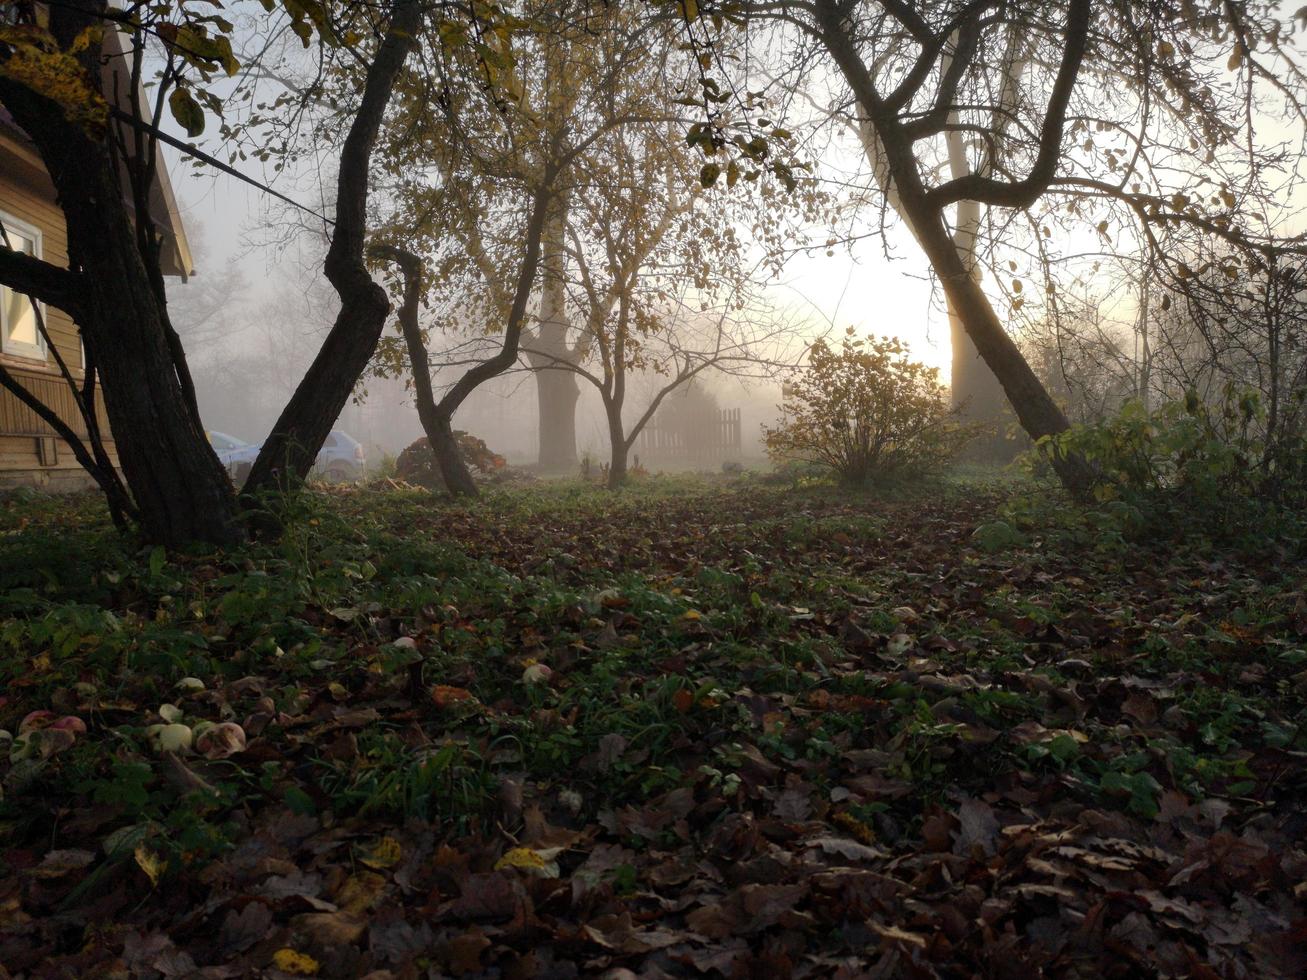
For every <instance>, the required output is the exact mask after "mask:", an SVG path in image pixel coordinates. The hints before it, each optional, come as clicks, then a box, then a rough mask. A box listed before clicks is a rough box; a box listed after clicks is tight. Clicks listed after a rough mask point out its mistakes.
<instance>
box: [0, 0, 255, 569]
mask: <svg viewBox="0 0 1307 980" xmlns="http://www.w3.org/2000/svg"><path fill="white" fill-rule="evenodd" d="M104 8H105V5H104V3H103V2H97V0H69V2H68V3H66V4H60V5H56V6H54V7H52V8H51V10H50V18H51V20H50V27H51V31H52V33H53V34H54V35H55V37H56V38H57V39H58V40H59V43H60V44H61V46H63V47H64V48H65V49H67V47H68V46H69V45H70V44H71V42H72V40H73V39H74V38H75V37H76V36H77V35H78V34H79V33H80V32H81V31H82V30H83V29H84V28H86V27H87V26H89V25H91V24H93V23H99V22H100V21H99V15H101V14H102V13H103V11H104ZM80 57H81V60H82V63H83V66H84V68H85V70H86V71H87V73H88V77H90V78H92V79H95V80H96V84H97V86H98V84H99V78H100V66H99V51H97V50H89V49H88V51H87V52H85V53H84V54H83V55H81V56H80ZM110 96H112V93H110ZM0 102H3V104H4V106H5V108H6V109H8V110H9V112H10V113H11V114H12V116H13V118H14V120H15V121H16V122H17V123H18V124H19V125H20V126H22V128H23V129H24V131H25V132H27V134H28V135H29V136H30V137H31V138H32V140H33V141H34V142H35V144H36V146H37V149H38V151H39V153H40V155H41V158H42V161H43V162H44V164H45V167H46V170H47V171H48V172H49V174H50V179H51V181H52V182H53V183H54V186H55V190H56V193H57V195H58V199H59V205H60V207H61V208H62V210H63V214H64V220H65V224H66V226H67V232H68V256H69V263H70V267H71V271H72V274H73V275H75V276H76V282H77V289H76V294H77V295H76V297H75V301H74V302H71V303H69V304H68V307H66V308H68V309H69V311H70V312H72V313H73V314H74V315H75V316H76V318H77V322H78V325H79V327H80V328H81V331H82V336H83V339H84V342H85V344H86V348H87V352H88V356H90V357H93V358H94V362H95V364H96V366H97V368H98V370H99V372H100V378H101V381H102V385H103V391H104V403H105V410H106V413H107V414H108V417H109V423H110V426H111V428H112V431H113V436H114V440H115V442H116V445H117V451H118V460H119V464H120V466H121V467H122V472H123V476H124V478H125V479H126V482H127V485H128V487H129V489H130V490H131V494H132V498H133V500H134V502H135V506H136V510H137V513H138V514H139V520H140V530H141V533H142V535H143V537H144V538H145V539H146V540H147V541H149V542H151V543H155V544H162V545H165V546H168V547H174V546H177V545H181V544H184V543H186V542H190V541H203V542H208V543H210V544H217V545H234V544H237V543H239V542H240V541H242V540H243V539H244V536H245V535H244V528H243V526H242V525H241V523H240V521H239V520H238V515H237V509H236V502H235V497H234V494H233V492H232V486H231V481H230V480H229V479H228V477H227V474H226V471H224V470H223V468H222V465H221V464H220V463H219V462H218V458H217V456H216V455H214V452H213V449H212V447H210V445H209V443H208V440H207V438H206V437H205V434H204V431H203V429H202V428H201V427H200V425H199V424H198V422H197V421H196V420H195V418H194V417H193V415H192V414H191V411H190V409H189V407H188V405H187V401H186V398H185V394H184V392H183V389H182V385H181V383H180V381H179V379H178V375H177V370H176V365H175V363H174V360H173V356H172V351H171V350H170V348H169V345H168V333H169V331H170V329H171V326H170V324H169V321H168V314H167V309H166V307H165V306H164V304H163V302H162V301H161V298H160V296H159V295H158V293H157V291H156V290H155V288H154V286H153V284H152V277H151V273H150V270H149V269H148V268H147V267H146V264H145V261H146V260H145V257H144V256H142V254H141V252H140V250H139V249H138V247H137V241H136V235H135V232H134V230H133V215H132V214H131V212H130V211H129V210H128V206H127V203H126V202H125V201H124V200H123V193H122V187H121V185H120V183H119V180H118V176H117V172H116V170H115V167H114V158H113V149H112V146H111V142H110V137H109V135H108V132H107V129H106V128H102V127H100V128H96V129H95V130H94V131H88V130H86V129H83V128H81V127H80V126H78V125H76V124H74V123H70V122H69V121H68V120H67V118H66V116H65V114H64V112H63V110H62V109H61V108H60V107H59V106H58V105H56V104H54V103H52V102H50V101H48V100H46V99H44V98H43V97H41V96H39V95H36V94H35V93H33V92H32V91H31V90H30V89H27V88H26V87H24V86H22V85H19V84H17V83H16V82H13V81H9V80H0ZM56 278H57V277H56ZM63 281H64V282H67V281H68V280H63ZM6 282H8V280H6ZM9 284H11V285H13V284H12V283H9Z"/></svg>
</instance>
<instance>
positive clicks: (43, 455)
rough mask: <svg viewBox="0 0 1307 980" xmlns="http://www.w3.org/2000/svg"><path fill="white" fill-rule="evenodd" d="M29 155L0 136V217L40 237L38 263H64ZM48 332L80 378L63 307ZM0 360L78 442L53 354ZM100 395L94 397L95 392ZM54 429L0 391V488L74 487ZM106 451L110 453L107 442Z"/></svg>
mask: <svg viewBox="0 0 1307 980" xmlns="http://www.w3.org/2000/svg"><path fill="white" fill-rule="evenodd" d="M32 156H33V155H32V154H31V153H30V150H28V149H27V148H26V147H24V146H22V145H21V144H19V143H17V142H15V140H14V139H13V138H12V137H11V136H10V135H9V134H7V133H0V213H3V214H5V215H8V216H9V217H11V218H14V219H17V220H18V221H21V222H23V223H25V224H28V225H31V226H33V227H35V228H36V229H38V230H39V231H40V232H41V258H42V259H44V260H45V261H47V262H51V263H54V264H55V265H60V266H67V265H68V239H67V233H66V231H65V228H64V220H63V213H62V212H61V211H60V210H59V207H58V205H57V204H56V203H55V196H54V188H53V187H52V186H51V184H50V182H49V179H48V178H47V177H46V176H45V174H44V172H43V171H41V170H40V169H39V166H33V160H32ZM44 312H45V322H46V329H47V330H48V331H49V333H50V339H51V340H52V341H54V345H55V347H56V348H57V349H58V351H59V354H60V356H61V357H62V358H63V359H64V363H65V364H66V365H67V366H68V369H69V370H70V371H71V372H72V373H73V375H74V377H75V378H77V379H79V380H80V379H81V377H82V350H81V339H80V337H79V336H78V332H77V326H76V325H75V324H74V323H73V321H72V319H71V318H70V317H69V316H68V314H66V313H65V312H64V311H63V310H58V309H55V308H53V307H49V306H47V307H45V309H44ZM0 363H2V364H4V366H5V367H6V368H7V369H8V371H9V373H10V375H12V376H13V377H14V379H15V380H16V381H18V383H19V384H21V385H22V386H23V387H25V388H26V389H27V390H28V391H30V392H32V393H33V394H34V395H36V396H37V398H39V399H40V400H41V401H42V402H43V403H44V404H45V405H47V406H49V407H50V408H51V409H53V410H54V412H55V414H57V415H58V416H59V418H60V419H62V420H63V421H64V422H66V423H68V425H69V426H70V427H71V428H72V430H73V431H74V432H76V433H77V434H78V435H79V436H82V437H83V438H84V437H85V436H86V435H87V432H86V425H85V423H84V422H83V420H82V417H81V412H79V411H78V409H77V403H76V401H75V400H74V398H73V394H72V391H71V390H70V389H69V387H68V384H67V382H65V381H64V379H63V377H62V376H61V375H60V374H59V368H58V365H57V364H56V363H55V360H54V357H53V356H52V355H51V354H50V353H49V352H47V354H46V358H45V360H44V361H42V360H38V359H35V358H30V357H22V356H17V355H13V354H5V353H0ZM97 395H98V392H97ZM96 409H97V414H98V416H99V422H100V427H101V431H102V432H104V433H106V434H107V433H108V431H109V423H108V420H107V419H106V418H105V414H104V404H103V402H102V401H101V400H100V399H99V398H98V397H97V399H96ZM54 436H55V433H54V430H53V429H52V428H51V427H50V426H49V425H47V424H46V423H45V422H44V421H43V420H42V419H41V418H40V417H39V416H38V415H37V414H36V413H35V412H33V411H32V410H31V409H30V408H28V407H27V406H26V405H24V404H23V403H22V402H21V401H19V400H18V399H17V398H15V397H14V396H13V395H11V394H10V393H9V392H8V391H5V390H2V389H0V486H6V485H14V484H37V485H43V486H49V487H52V488H55V487H58V488H72V487H75V486H78V485H82V484H84V483H85V482H86V481H85V478H84V475H83V474H82V473H81V469H80V467H79V466H78V464H77V461H76V460H75V459H74V458H73V454H72V452H71V451H70V450H69V449H68V447H67V446H66V445H64V443H63V441H62V440H61V439H58V438H53V439H52V437H54ZM108 448H109V449H110V451H111V453H112V443H110V444H109V446H108Z"/></svg>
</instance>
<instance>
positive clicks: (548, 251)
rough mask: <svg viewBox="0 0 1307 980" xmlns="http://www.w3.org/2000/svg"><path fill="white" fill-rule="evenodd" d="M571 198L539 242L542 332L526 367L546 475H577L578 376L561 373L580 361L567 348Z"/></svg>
mask: <svg viewBox="0 0 1307 980" xmlns="http://www.w3.org/2000/svg"><path fill="white" fill-rule="evenodd" d="M566 233H567V198H566V196H565V195H560V196H559V197H558V198H557V199H556V201H555V208H554V210H553V211H552V212H551V213H550V215H549V218H548V220H547V221H546V222H545V229H544V235H543V237H542V239H541V242H540V279H541V283H540V326H539V327H538V328H537V330H536V334H537V337H536V339H535V340H534V341H533V342H532V344H531V351H530V352H529V353H528V354H527V361H528V362H529V363H530V365H531V367H532V368H533V369H534V370H535V376H536V400H537V404H538V407H539V416H538V417H539V420H540V436H539V455H538V462H539V464H540V468H541V469H542V470H547V471H554V472H561V471H570V470H574V469H576V465H577V456H576V403H577V400H578V399H579V398H580V396H581V389H580V386H579V385H578V384H577V381H576V376H575V375H574V374H573V373H572V372H571V371H568V370H565V369H564V370H559V369H558V365H559V364H560V363H567V362H569V361H571V360H572V359H573V358H574V357H575V355H574V354H573V352H572V351H571V349H570V348H569V347H568V344H567V332H568V324H567V305H566V304H567V282H566V280H565V278H564V277H565V275H566V272H567V270H566V264H567V243H566V241H565V240H564V236H565V235H566Z"/></svg>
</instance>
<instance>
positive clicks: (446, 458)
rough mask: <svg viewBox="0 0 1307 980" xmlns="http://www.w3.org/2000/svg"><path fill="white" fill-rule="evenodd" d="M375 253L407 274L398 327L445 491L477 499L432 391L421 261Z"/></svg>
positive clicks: (402, 253)
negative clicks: (421, 313) (421, 311)
mask: <svg viewBox="0 0 1307 980" xmlns="http://www.w3.org/2000/svg"><path fill="white" fill-rule="evenodd" d="M372 254H373V255H375V256H376V257H377V258H380V259H385V260H387V261H391V262H394V263H395V264H396V265H398V266H399V268H400V271H401V272H402V273H403V275H404V299H403V302H401V303H400V307H399V328H400V330H401V332H402V333H403V334H404V344H405V346H406V347H407V348H408V359H409V370H410V371H411V372H412V374H413V396H414V401H415V402H416V403H417V410H418V420H419V421H420V422H421V423H422V431H423V432H425V433H426V435H427V444H428V445H429V446H430V447H431V452H432V453H434V454H435V457H436V465H437V466H439V467H440V476H441V478H442V479H443V480H444V481H445V488H446V489H447V490H449V492H450V493H454V494H463V495H466V496H469V497H475V496H476V495H477V486H476V483H475V482H474V481H473V479H472V473H471V471H470V470H468V468H467V463H466V462H465V461H464V459H463V453H462V450H460V449H459V446H458V439H457V438H456V437H455V436H454V428H453V424H452V423H453V420H452V418H451V415H450V413H449V412H447V411H445V410H444V409H443V408H442V407H441V406H440V405H439V404H438V403H437V402H436V399H435V393H434V392H433V391H432V388H431V365H430V364H429V363H428V362H427V346H426V344H425V343H423V341H422V328H421V326H420V325H419V324H418V302H419V300H420V299H421V297H422V260H421V259H419V258H418V257H417V256H416V255H414V254H413V253H412V252H409V251H406V250H404V249H402V248H396V247H395V246H393V245H378V246H374V247H373V249H372Z"/></svg>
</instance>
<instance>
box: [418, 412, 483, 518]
mask: <svg viewBox="0 0 1307 980" xmlns="http://www.w3.org/2000/svg"><path fill="white" fill-rule="evenodd" d="M430 421H431V424H430V425H428V424H427V423H426V421H425V420H424V422H423V425H422V428H423V431H425V432H426V434H427V442H429V443H431V451H432V452H433V453H435V455H436V463H437V464H438V465H439V466H440V475H441V477H443V478H444V481H445V488H446V489H447V490H449V492H450V493H453V494H459V495H462V496H465V497H475V496H477V485H476V482H475V481H474V480H473V479H472V473H471V471H470V470H468V468H467V463H465V462H464V461H463V452H462V450H461V449H459V446H458V439H456V438H455V437H454V430H453V426H451V425H450V419H449V417H448V416H447V415H445V414H444V413H443V412H440V411H437V412H436V413H435V416H434V418H432V419H431V420H430Z"/></svg>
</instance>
